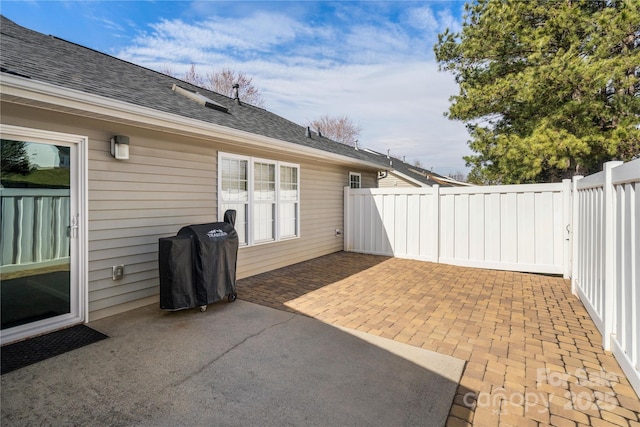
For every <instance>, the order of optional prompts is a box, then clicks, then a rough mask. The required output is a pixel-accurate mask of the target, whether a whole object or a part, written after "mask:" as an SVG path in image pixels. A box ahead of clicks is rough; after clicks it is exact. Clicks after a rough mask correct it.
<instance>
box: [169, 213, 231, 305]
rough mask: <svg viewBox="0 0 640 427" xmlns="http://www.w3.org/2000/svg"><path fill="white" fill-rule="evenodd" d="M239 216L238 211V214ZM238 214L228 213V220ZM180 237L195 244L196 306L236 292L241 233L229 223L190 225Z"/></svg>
mask: <svg viewBox="0 0 640 427" xmlns="http://www.w3.org/2000/svg"><path fill="white" fill-rule="evenodd" d="M234 213H235V212H234ZM231 217H235V215H229V218H227V215H226V214H225V219H229V220H231V219H233V220H235V218H231ZM177 237H182V238H189V239H190V240H191V242H192V249H191V250H192V256H191V258H192V261H193V262H192V266H193V283H194V285H195V286H194V295H195V302H196V305H200V306H202V305H207V304H211V303H213V302H216V301H220V300H221V299H223V298H224V297H225V296H226V295H229V294H231V293H233V292H235V290H236V260H237V257H238V233H237V232H236V230H235V228H233V225H231V224H230V223H228V222H212V223H208V224H198V225H188V226H186V227H183V228H181V229H180V231H179V232H178V236H177Z"/></svg>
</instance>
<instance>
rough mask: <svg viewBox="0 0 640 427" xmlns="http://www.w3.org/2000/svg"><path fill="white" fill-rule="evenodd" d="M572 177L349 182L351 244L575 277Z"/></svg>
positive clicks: (417, 256) (349, 246) (357, 249)
mask: <svg viewBox="0 0 640 427" xmlns="http://www.w3.org/2000/svg"><path fill="white" fill-rule="evenodd" d="M570 215H571V182H570V181H569V180H566V181H565V182H563V183H560V184H532V185H505V186H490V187H458V188H440V187H438V186H434V187H422V188H401V189H400V188H384V189H382V188H379V189H378V188H376V189H371V188H369V189H349V188H347V189H345V250H346V251H354V252H363V253H370V254H379V255H388V256H395V257H400V258H412V259H419V260H424V261H432V262H442V263H447V264H455V265H463V266H469V267H481V268H493V269H502V270H513V271H528V272H537V273H555V274H563V275H566V276H567V277H568V274H569V270H568V265H569V264H568V262H567V259H568V257H569V255H570V246H569V240H568V238H569V235H568V234H569V231H568V228H567V226H568V224H569V222H570Z"/></svg>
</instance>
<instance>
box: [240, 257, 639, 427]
mask: <svg viewBox="0 0 640 427" xmlns="http://www.w3.org/2000/svg"><path fill="white" fill-rule="evenodd" d="M238 295H239V298H240V299H243V300H246V301H251V302H254V303H258V304H262V305H266V306H269V307H273V308H277V309H281V310H287V311H293V312H297V313H302V314H305V315H307V316H310V317H314V318H316V319H319V320H322V321H324V322H327V323H331V324H335V325H340V326H344V327H348V328H353V329H357V330H360V331H363V332H368V333H370V334H375V335H380V336H382V337H386V338H391V339H394V340H397V341H400V342H404V343H408V344H411V345H415V346H418V347H422V348H426V349H429V350H433V351H437V352H439V353H443V354H447V355H451V356H455V357H458V358H460V359H464V360H466V361H467V362H466V366H465V370H464V373H463V375H462V379H461V381H460V385H459V386H458V393H457V395H456V397H455V399H454V403H453V405H452V407H451V411H450V413H449V418H448V422H447V425H448V426H464V425H471V424H473V425H477V426H483V427H484V426H496V425H500V426H509V425H511V426H517V427H526V426H546V425H552V426H589V425H591V426H596V427H597V426H634V427H640V399H638V396H637V395H636V394H635V392H634V390H633V389H632V388H631V386H630V385H629V382H628V381H627V379H626V377H625V376H624V374H623V373H622V371H621V369H620V367H619V365H618V364H617V362H616V360H615V358H614V357H613V356H612V355H611V353H609V352H605V351H604V350H603V349H602V345H601V343H602V338H601V336H600V333H599V332H598V330H597V329H596V327H595V325H594V324H593V322H592V321H591V319H590V318H589V315H588V314H587V312H586V310H585V309H584V307H583V306H582V304H581V303H580V301H579V300H578V299H577V298H576V297H575V296H573V295H572V294H571V291H570V287H569V281H567V280H563V279H562V278H559V277H551V276H545V275H536V274H524V273H514V272H505V271H493V270H482V269H475V268H465V267H455V266H450V265H445V264H434V263H428V262H420V261H411V260H404V259H398V258H388V257H380V256H373V255H363V254H356V253H344V252H340V253H336V254H332V255H328V256H325V257H322V258H318V259H315V260H312V261H307V262H304V263H301V264H296V265H293V266H290V267H286V268H283V269H279V270H275V271H272V272H269V273H265V274H261V275H258V276H254V277H250V278H246V279H242V280H240V281H239V282H238Z"/></svg>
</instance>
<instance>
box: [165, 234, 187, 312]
mask: <svg viewBox="0 0 640 427" xmlns="http://www.w3.org/2000/svg"><path fill="white" fill-rule="evenodd" d="M158 246H159V247H158V250H159V253H158V267H159V273H160V308H162V309H165V310H181V309H184V308H192V307H195V306H196V295H195V285H194V282H193V274H192V273H193V266H192V261H191V254H192V242H191V239H190V238H189V237H188V236H174V237H163V238H161V239H159V243H158Z"/></svg>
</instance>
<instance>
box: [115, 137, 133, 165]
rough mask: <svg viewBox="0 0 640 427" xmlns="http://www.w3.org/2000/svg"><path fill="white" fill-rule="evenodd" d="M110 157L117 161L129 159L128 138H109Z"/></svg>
mask: <svg viewBox="0 0 640 427" xmlns="http://www.w3.org/2000/svg"><path fill="white" fill-rule="evenodd" d="M111 155H112V156H113V157H115V158H116V159H118V160H128V159H129V137H128V136H123V135H116V136H114V137H113V138H111Z"/></svg>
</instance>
